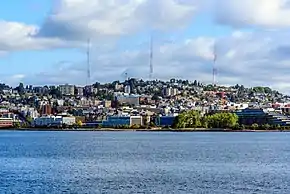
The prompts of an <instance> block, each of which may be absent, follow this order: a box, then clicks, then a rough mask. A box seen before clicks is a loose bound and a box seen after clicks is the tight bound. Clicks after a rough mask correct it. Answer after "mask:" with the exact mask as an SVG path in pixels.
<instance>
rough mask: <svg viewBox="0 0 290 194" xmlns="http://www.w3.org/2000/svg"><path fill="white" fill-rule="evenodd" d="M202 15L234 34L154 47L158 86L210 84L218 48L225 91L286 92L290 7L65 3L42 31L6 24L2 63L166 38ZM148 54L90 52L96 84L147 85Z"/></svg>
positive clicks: (62, 71) (70, 74) (81, 78)
mask: <svg viewBox="0 0 290 194" xmlns="http://www.w3.org/2000/svg"><path fill="white" fill-rule="evenodd" d="M209 10H210V11H209ZM200 14H208V15H211V17H212V20H213V21H214V22H215V25H219V26H223V27H225V28H226V27H232V28H233V31H232V33H231V34H224V35H223V36H221V37H208V36H198V37H197V36H193V37H187V38H186V39H180V40H176V41H172V42H168V41H167V42H166V41H163V42H162V41H161V42H158V43H155V45H154V57H153V64H154V78H158V79H169V78H172V77H178V78H183V79H190V80H193V79H199V80H202V81H204V82H207V83H209V82H211V68H212V59H213V44H214V42H216V44H217V54H218V60H217V67H218V77H217V81H218V82H219V83H220V84H236V83H240V84H244V85H248V86H251V85H269V86H272V87H274V88H276V89H280V90H282V91H286V92H287V90H288V89H289V87H290V85H288V84H287V83H288V78H287V77H288V76H287V75H288V73H289V71H290V70H288V69H289V67H290V57H289V56H290V55H289V54H290V44H289V43H287V41H285V40H288V39H289V38H290V35H289V33H288V32H287V28H288V26H289V25H290V19H289V18H290V1H289V0H255V1H252V0H231V1H228V0H219V1H214V0H206V1H203V3H200V1H198V0H196V1H194V0H193V1H185V0H154V1H153V0H107V1H103V0H60V1H58V3H57V4H55V6H54V8H53V9H52V12H51V13H50V14H49V15H48V16H47V18H46V19H45V21H44V22H43V24H42V25H40V26H35V25H29V24H25V23H19V22H11V21H4V20H2V21H0V27H1V29H3V32H4V33H1V35H0V56H1V55H5V54H7V53H9V52H14V51H23V50H40V49H43V50H45V49H53V48H63V47H65V48H74V47H80V46H83V42H84V40H86V39H87V38H88V37H90V38H92V39H93V41H95V42H98V41H102V42H114V41H118V40H121V39H122V38H126V37H131V36H137V35H138V34H142V33H144V32H145V33H148V34H149V32H150V31H159V32H164V33H167V34H168V33H171V32H175V31H178V30H179V31H182V30H183V29H184V28H186V27H188V26H189V25H192V24H194V20H195V18H197V17H199V15H200ZM198 27H199V28H202V26H198ZM253 29H255V30H253ZM112 40H113V41H112ZM148 48H149V46H148V47H146V48H145V47H142V48H140V47H136V48H130V49H126V50H125V49H123V50H120V49H109V50H107V51H106V52H102V53H101V54H100V53H98V54H97V53H94V52H92V55H93V58H92V62H91V72H92V80H94V81H95V80H98V81H111V80H114V79H123V78H124V77H123V75H124V72H127V73H128V75H129V76H131V77H138V78H143V79H147V78H148V74H149V49H148ZM85 67H86V66H85V61H83V62H75V63H70V64H60V65H59V66H57V67H54V68H53V69H51V71H47V72H38V73H33V74H31V75H13V79H12V78H11V76H6V77H5V76H4V77H3V79H2V80H3V81H7V82H13V83H14V82H15V83H17V82H18V81H24V82H25V83H36V84H59V83H67V82H71V83H75V84H84V83H85V76H86V73H85ZM56 69H57V71H56ZM64 75H65V76H64ZM9 80H10V81H9Z"/></svg>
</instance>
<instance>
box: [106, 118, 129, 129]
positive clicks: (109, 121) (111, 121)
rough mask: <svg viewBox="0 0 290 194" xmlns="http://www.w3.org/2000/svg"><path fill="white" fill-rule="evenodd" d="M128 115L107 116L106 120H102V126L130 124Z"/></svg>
mask: <svg viewBox="0 0 290 194" xmlns="http://www.w3.org/2000/svg"><path fill="white" fill-rule="evenodd" d="M130 121H131V119H130V116H122V117H118V116H109V117H108V118H107V120H104V121H103V122H102V126H104V127H114V126H118V125H130Z"/></svg>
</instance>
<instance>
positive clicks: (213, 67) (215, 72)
mask: <svg viewBox="0 0 290 194" xmlns="http://www.w3.org/2000/svg"><path fill="white" fill-rule="evenodd" d="M216 61H217V49H216V42H214V46H213V66H212V84H213V86H216V76H217V68H216Z"/></svg>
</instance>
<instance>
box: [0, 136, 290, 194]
mask: <svg viewBox="0 0 290 194" xmlns="http://www.w3.org/2000/svg"><path fill="white" fill-rule="evenodd" d="M289 161H290V133H209V132H208V133H169V132H160V133H157V132H151V133H150V132H17V131H1V132H0V167H1V168H0V193H1V194H2V193H110V194H111V193H126V194H127V193H165V194H167V193H210V194H212V193H221V194H225V193H263V194H265V193H271V194H272V193H279V194H283V193H290V175H289V172H290V165H289Z"/></svg>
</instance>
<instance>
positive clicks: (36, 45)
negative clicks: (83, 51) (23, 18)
mask: <svg viewBox="0 0 290 194" xmlns="http://www.w3.org/2000/svg"><path fill="white" fill-rule="evenodd" d="M0 29H1V34H0V54H1V53H4V54H5V53H6V52H11V51H22V50H38V49H46V48H50V47H57V46H61V45H62V46H64V45H65V44H66V43H64V42H63V41H61V40H59V39H57V38H50V39H48V38H37V39H36V38H34V37H33V36H34V35H35V34H36V33H37V32H38V27H37V26H34V25H27V24H24V23H18V22H8V21H4V20H0Z"/></svg>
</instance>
